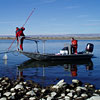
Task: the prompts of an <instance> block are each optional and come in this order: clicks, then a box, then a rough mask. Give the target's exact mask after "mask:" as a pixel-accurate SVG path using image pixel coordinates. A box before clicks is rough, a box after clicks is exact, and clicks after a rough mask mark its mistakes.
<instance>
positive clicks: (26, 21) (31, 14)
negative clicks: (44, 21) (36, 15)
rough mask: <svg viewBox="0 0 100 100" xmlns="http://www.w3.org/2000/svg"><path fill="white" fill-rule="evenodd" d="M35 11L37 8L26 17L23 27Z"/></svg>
mask: <svg viewBox="0 0 100 100" xmlns="http://www.w3.org/2000/svg"><path fill="white" fill-rule="evenodd" d="M34 11H35V8H34V9H33V10H32V12H31V13H30V15H29V16H28V18H27V19H26V21H25V23H24V24H23V26H22V27H24V26H25V24H26V23H27V21H28V20H29V18H30V17H31V16H32V14H33V12H34Z"/></svg>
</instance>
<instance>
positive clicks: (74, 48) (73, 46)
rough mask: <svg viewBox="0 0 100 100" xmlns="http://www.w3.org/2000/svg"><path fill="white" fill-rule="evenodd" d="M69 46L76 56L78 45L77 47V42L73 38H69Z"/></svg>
mask: <svg viewBox="0 0 100 100" xmlns="http://www.w3.org/2000/svg"><path fill="white" fill-rule="evenodd" d="M71 43H72V44H71V45H72V50H73V51H72V52H73V53H74V54H77V47H78V45H77V40H75V39H74V38H71Z"/></svg>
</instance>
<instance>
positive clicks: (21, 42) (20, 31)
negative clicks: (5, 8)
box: [16, 27, 25, 51]
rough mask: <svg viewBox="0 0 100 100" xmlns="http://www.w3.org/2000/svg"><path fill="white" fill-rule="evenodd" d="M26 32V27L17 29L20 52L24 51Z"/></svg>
mask: <svg viewBox="0 0 100 100" xmlns="http://www.w3.org/2000/svg"><path fill="white" fill-rule="evenodd" d="M24 30H25V28H24V27H21V28H18V27H16V39H17V46H18V45H19V46H20V50H22V51H23V40H24V39H25V35H24V33H23V31H24ZM18 50H19V49H18Z"/></svg>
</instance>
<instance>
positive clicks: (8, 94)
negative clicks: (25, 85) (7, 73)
mask: <svg viewBox="0 0 100 100" xmlns="http://www.w3.org/2000/svg"><path fill="white" fill-rule="evenodd" d="M3 95H5V96H7V97H9V96H10V95H11V92H5V93H4V94H3Z"/></svg>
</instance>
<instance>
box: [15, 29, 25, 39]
mask: <svg viewBox="0 0 100 100" xmlns="http://www.w3.org/2000/svg"><path fill="white" fill-rule="evenodd" d="M24 30H25V29H22V28H21V29H18V30H16V37H17V36H25V35H24V33H23V31H24Z"/></svg>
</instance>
